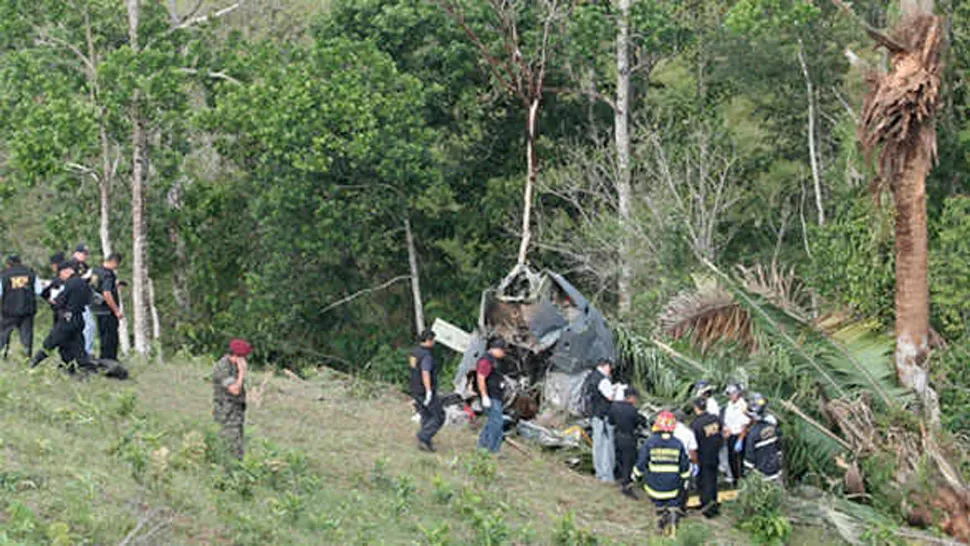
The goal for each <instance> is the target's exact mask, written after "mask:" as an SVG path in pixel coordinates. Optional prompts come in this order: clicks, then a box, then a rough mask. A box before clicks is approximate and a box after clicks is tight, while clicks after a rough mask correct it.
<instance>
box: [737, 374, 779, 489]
mask: <svg viewBox="0 0 970 546" xmlns="http://www.w3.org/2000/svg"><path fill="white" fill-rule="evenodd" d="M767 408H768V399H767V398H766V397H765V396H764V395H762V394H759V393H754V394H752V395H751V406H750V408H749V415H750V416H751V418H752V419H754V424H753V425H751V428H750V429H749V430H748V435H747V437H746V438H745V441H744V466H745V468H747V469H749V470H757V471H758V472H759V473H760V474H761V477H762V478H763V479H764V480H765V481H770V482H780V481H781V469H782V453H781V427H780V426H779V425H778V419H776V418H775V416H774V415H771V414H769V413H766V412H765V410H766V409H767Z"/></svg>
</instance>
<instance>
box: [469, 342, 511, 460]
mask: <svg viewBox="0 0 970 546" xmlns="http://www.w3.org/2000/svg"><path fill="white" fill-rule="evenodd" d="M506 349H508V344H507V343H506V341H505V340H504V339H501V338H499V339H493V340H492V341H491V342H489V344H488V352H487V353H486V354H485V356H483V357H482V358H481V359H479V361H478V365H477V367H476V370H475V371H476V374H475V376H476V377H475V378H476V380H477V381H476V384H477V385H478V392H479V394H480V395H481V397H482V408H484V410H485V415H486V417H487V419H488V420H487V421H486V422H485V428H483V429H482V435H481V436H480V437H479V438H478V447H479V449H487V450H488V451H490V452H491V453H498V450H499V448H500V447H502V440H503V439H504V438H505V434H504V432H503V430H502V428H503V425H504V412H503V408H502V398H503V396H504V394H505V393H504V392H503V385H502V373H501V372H500V371H499V369H498V364H499V361H501V360H502V359H503V358H505V351H506Z"/></svg>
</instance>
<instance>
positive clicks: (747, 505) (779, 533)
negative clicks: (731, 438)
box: [733, 474, 792, 546]
mask: <svg viewBox="0 0 970 546" xmlns="http://www.w3.org/2000/svg"><path fill="white" fill-rule="evenodd" d="M784 502H785V492H784V491H783V490H782V488H781V487H780V486H779V485H778V484H776V483H774V482H766V481H764V480H762V479H761V476H760V475H758V474H755V475H753V476H749V477H747V478H745V479H744V482H743V483H742V486H741V494H740V495H739V496H738V501H737V503H736V506H734V509H733V511H734V512H735V517H736V519H737V523H736V525H737V527H738V528H739V529H741V530H742V531H744V532H746V533H747V534H748V535H749V536H750V537H751V539H752V541H753V542H754V543H755V544H765V545H770V546H775V545H778V546H781V545H783V544H786V543H787V541H788V536H789V535H790V534H791V530H792V526H791V522H789V521H788V518H787V517H786V516H785V514H784V513H783V511H782V505H783V504H784Z"/></svg>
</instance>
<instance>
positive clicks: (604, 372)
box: [584, 359, 626, 483]
mask: <svg viewBox="0 0 970 546" xmlns="http://www.w3.org/2000/svg"><path fill="white" fill-rule="evenodd" d="M584 388H585V389H588V392H584V397H585V398H586V399H587V401H588V402H587V406H588V407H587V411H588V412H589V414H590V417H592V424H593V468H594V469H595V470H596V479H597V480H600V481H602V482H607V483H613V482H614V481H615V480H616V477H615V473H616V450H615V449H616V448H615V442H614V439H613V425H611V424H610V423H609V420H608V419H607V414H608V413H609V410H610V404H612V403H613V402H614V401H616V400H623V397H624V391H625V390H626V385H621V384H618V383H613V362H611V361H610V360H607V359H603V360H601V361H600V362H599V363H598V364H597V366H596V369H595V370H593V371H592V372H590V376H589V377H588V378H587V383H586V385H585V387H584Z"/></svg>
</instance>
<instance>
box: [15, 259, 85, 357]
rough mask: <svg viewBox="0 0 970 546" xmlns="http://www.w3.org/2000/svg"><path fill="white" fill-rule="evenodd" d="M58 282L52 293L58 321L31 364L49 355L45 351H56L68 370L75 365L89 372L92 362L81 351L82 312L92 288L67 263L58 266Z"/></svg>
mask: <svg viewBox="0 0 970 546" xmlns="http://www.w3.org/2000/svg"><path fill="white" fill-rule="evenodd" d="M58 279H59V280H60V283H58V287H56V288H55V289H54V290H53V291H52V295H53V300H52V303H53V304H54V309H55V313H57V322H56V323H55V324H54V328H53V329H51V332H50V334H49V335H48V336H47V339H45V340H44V346H43V348H42V349H41V350H40V351H38V352H37V354H36V355H34V358H33V359H32V360H31V362H30V365H31V367H35V366H37V365H38V364H40V363H41V362H43V361H44V360H45V359H46V358H47V357H48V356H49V355H48V351H52V350H54V349H58V350H59V351H60V354H61V360H63V361H64V363H65V364H66V365H67V366H68V370H70V371H73V370H74V367H73V364H74V363H75V362H76V363H77V364H78V365H79V366H80V368H81V369H83V370H90V369H91V367H92V366H91V359H90V356H89V355H88V353H87V352H86V351H85V350H84V317H83V313H84V309H85V308H87V306H88V305H89V304H90V302H91V288H90V287H89V286H88V283H87V282H86V281H85V280H84V279H81V278H80V277H77V276H75V275H74V267H73V265H72V264H71V263H69V262H65V263H62V264H61V265H60V266H59V267H58Z"/></svg>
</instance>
